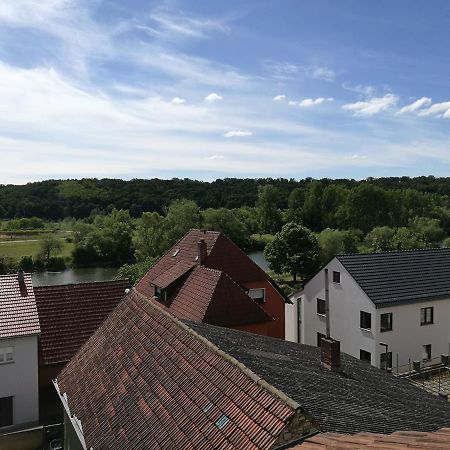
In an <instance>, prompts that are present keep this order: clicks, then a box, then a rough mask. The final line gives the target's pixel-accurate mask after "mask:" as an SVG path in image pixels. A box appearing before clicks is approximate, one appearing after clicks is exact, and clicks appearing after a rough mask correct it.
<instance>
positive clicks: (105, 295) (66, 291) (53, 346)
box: [34, 280, 130, 364]
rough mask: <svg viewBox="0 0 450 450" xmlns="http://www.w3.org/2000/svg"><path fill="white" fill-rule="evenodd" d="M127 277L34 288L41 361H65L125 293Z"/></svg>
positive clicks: (47, 362)
mask: <svg viewBox="0 0 450 450" xmlns="http://www.w3.org/2000/svg"><path fill="white" fill-rule="evenodd" d="M128 287H130V286H129V282H128V281H127V280H118V281H102V282H94V283H79V284H65V285H58V286H39V287H35V288H34V293H35V296H36V303H37V309H38V313H39V320H40V323H41V329H42V334H41V337H40V349H41V356H42V361H43V363H44V364H53V363H59V362H66V361H69V359H70V358H71V357H72V356H73V355H74V354H75V353H76V352H77V350H78V349H79V348H80V347H81V346H82V345H83V344H84V343H85V342H86V341H87V339H88V338H89V337H90V336H91V335H92V333H94V331H95V330H96V329H97V328H98V327H99V325H100V324H101V323H102V322H103V320H105V318H106V316H107V315H108V314H109V313H110V312H111V311H112V310H113V309H114V308H115V307H116V306H117V304H118V303H119V302H120V301H121V300H122V298H123V297H124V296H125V289H126V288H128Z"/></svg>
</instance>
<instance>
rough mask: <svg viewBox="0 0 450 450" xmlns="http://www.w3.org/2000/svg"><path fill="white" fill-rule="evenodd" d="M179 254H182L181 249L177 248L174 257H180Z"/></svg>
mask: <svg viewBox="0 0 450 450" xmlns="http://www.w3.org/2000/svg"><path fill="white" fill-rule="evenodd" d="M178 253H180V249H179V248H177V249H176V250H175V251H174V252H173V255H172V256H173V257H175V256H177V255H178Z"/></svg>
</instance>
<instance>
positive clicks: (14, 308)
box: [0, 273, 41, 338]
mask: <svg viewBox="0 0 450 450" xmlns="http://www.w3.org/2000/svg"><path fill="white" fill-rule="evenodd" d="M40 331H41V330H40V327H39V318H38V312H37V308H36V300H35V297H34V293H33V283H32V280H31V275H30V274H29V273H26V274H24V287H22V289H21V288H20V285H19V281H18V277H17V274H13V275H0V338H10V337H16V336H28V335H32V334H38V333H40Z"/></svg>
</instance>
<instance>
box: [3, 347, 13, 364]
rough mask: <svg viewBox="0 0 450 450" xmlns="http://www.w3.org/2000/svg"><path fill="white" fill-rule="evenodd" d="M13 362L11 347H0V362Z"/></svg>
mask: <svg viewBox="0 0 450 450" xmlns="http://www.w3.org/2000/svg"><path fill="white" fill-rule="evenodd" d="M11 362H14V349H13V347H3V348H0V364H4V363H11Z"/></svg>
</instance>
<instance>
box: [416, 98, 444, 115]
mask: <svg viewBox="0 0 450 450" xmlns="http://www.w3.org/2000/svg"><path fill="white" fill-rule="evenodd" d="M418 115H419V116H438V117H444V118H445V119H450V101H448V102H441V103H435V104H434V105H431V106H430V107H429V108H427V109H422V110H420V111H419V112H418Z"/></svg>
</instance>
